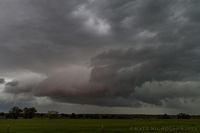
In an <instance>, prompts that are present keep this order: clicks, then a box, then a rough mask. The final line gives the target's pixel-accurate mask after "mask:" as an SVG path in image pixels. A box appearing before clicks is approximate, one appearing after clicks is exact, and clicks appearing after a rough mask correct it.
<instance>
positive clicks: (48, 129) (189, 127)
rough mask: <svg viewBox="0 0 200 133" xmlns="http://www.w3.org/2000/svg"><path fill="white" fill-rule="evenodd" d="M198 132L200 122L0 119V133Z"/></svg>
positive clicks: (173, 120)
mask: <svg viewBox="0 0 200 133" xmlns="http://www.w3.org/2000/svg"><path fill="white" fill-rule="evenodd" d="M102 124H103V125H104V133H154V132H155V133H158V132H160V133H199V132H200V120H199V119H189V120H178V119H168V120H165V119H123V120H120V119H118V120H116V119H54V120H53V119H27V120H26V119H18V120H11V119H0V133H7V126H8V125H10V128H9V133H102Z"/></svg>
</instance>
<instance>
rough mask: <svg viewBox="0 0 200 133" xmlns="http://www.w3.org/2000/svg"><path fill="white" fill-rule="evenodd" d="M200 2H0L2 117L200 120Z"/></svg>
mask: <svg viewBox="0 0 200 133" xmlns="http://www.w3.org/2000/svg"><path fill="white" fill-rule="evenodd" d="M199 7H200V1H199V0H188V1H185V0H173V1H172V0H42V1H41V0H0V112H7V111H8V110H9V109H10V108H11V107H13V106H18V107H21V108H24V107H32V106H33V107H36V109H37V110H38V111H39V112H47V111H48V110H56V111H59V112H64V113H72V112H74V113H146V114H147V113H148V114H149V113H151V114H164V113H168V114H176V113H180V112H183V113H189V114H198V113H199V112H198V111H199V109H200V106H199V103H200V17H199V16H200V8H199Z"/></svg>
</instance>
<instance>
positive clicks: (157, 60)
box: [36, 45, 200, 106]
mask: <svg viewBox="0 0 200 133" xmlns="http://www.w3.org/2000/svg"><path fill="white" fill-rule="evenodd" d="M185 47H187V46H185V45H183V46H182V47H178V48H174V49H173V50H171V48H169V46H165V45H162V46H160V47H158V48H151V47H147V48H142V49H133V48H130V49H128V50H122V49H117V50H109V51H107V52H103V53H100V54H98V55H97V56H95V57H94V58H92V60H91V67H93V68H92V70H91V72H90V77H89V78H85V79H84V78H83V79H84V80H83V79H79V78H80V77H81V78H82V77H84V76H83V75H81V74H80V75H79V74H77V75H76V76H75V78H72V79H70V80H69V78H70V75H68V74H67V73H66V74H58V75H56V76H55V77H50V78H48V79H46V80H45V81H43V82H42V83H41V84H40V85H39V86H38V87H36V95H37V96H50V97H51V98H53V99H54V100H58V101H63V102H71V103H81V104H93V105H101V106H134V104H135V103H134V102H131V98H129V96H130V94H132V93H133V94H134V93H135V88H136V87H142V85H143V84H145V83H146V82H154V81H157V82H161V81H171V82H176V81H179V82H182V81H196V80H197V78H198V77H199V68H198V66H191V65H190V64H191V63H192V62H194V60H197V59H196V58H193V56H194V55H196V53H194V54H191V53H192V51H193V48H191V49H188V48H185ZM184 50H185V51H184ZM177 53H179V54H177ZM185 56H187V59H185V60H184V61H183V60H182V57H185ZM196 63H197V64H199V63H200V61H199V62H196ZM179 64H181V65H182V67H183V68H184V69H179V67H180V66H179ZM61 75H63V76H61ZM82 81H83V82H82ZM79 82H80V83H79ZM158 91H159V90H158ZM169 98H170V97H169ZM135 100H136V101H137V100H138V101H140V100H141V99H139V98H138V99H137V97H135ZM158 101H159V100H158ZM146 102H147V101H146ZM150 104H154V103H153V102H150ZM155 105H157V104H155Z"/></svg>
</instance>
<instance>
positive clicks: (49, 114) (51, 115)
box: [47, 110, 58, 119]
mask: <svg viewBox="0 0 200 133" xmlns="http://www.w3.org/2000/svg"><path fill="white" fill-rule="evenodd" d="M57 117H58V111H54V110H49V111H48V112H47V118H49V119H55V118H57Z"/></svg>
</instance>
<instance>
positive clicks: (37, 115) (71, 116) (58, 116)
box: [0, 106, 200, 119]
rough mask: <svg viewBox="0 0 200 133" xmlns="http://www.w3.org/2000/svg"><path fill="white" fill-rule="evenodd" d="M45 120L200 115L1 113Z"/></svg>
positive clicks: (15, 109) (26, 110) (14, 110)
mask: <svg viewBox="0 0 200 133" xmlns="http://www.w3.org/2000/svg"><path fill="white" fill-rule="evenodd" d="M33 117H34V118H44V119H134V118H141V119H149V118H157V119H190V118H191V117H192V118H200V116H199V115H196V116H190V115H188V114H184V113H179V114H177V115H167V114H163V115H145V114H75V113H72V114H64V113H59V112H58V111H54V110H50V111H48V112H47V113H37V110H36V109H35V107H31V108H27V107H25V108H24V109H20V108H19V107H16V106H14V107H13V108H11V109H10V110H9V113H0V118H5V119H18V118H24V119H32V118H33Z"/></svg>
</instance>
